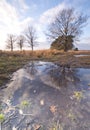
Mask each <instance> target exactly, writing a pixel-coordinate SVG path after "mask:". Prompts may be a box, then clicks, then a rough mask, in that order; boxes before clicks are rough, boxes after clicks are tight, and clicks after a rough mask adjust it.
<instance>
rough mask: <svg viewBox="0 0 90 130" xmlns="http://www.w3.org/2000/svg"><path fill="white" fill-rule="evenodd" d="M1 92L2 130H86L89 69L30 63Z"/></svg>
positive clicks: (89, 122) (89, 124)
mask: <svg viewBox="0 0 90 130" xmlns="http://www.w3.org/2000/svg"><path fill="white" fill-rule="evenodd" d="M7 86H8V87H7V88H5V89H3V90H1V92H0V99H1V107H2V108H3V109H1V113H3V115H4V120H3V121H2V130H89V128H90V116H89V115H90V69H83V68H76V69H71V68H70V69H69V68H64V69H63V68H62V67H60V66H58V65H57V64H54V63H51V62H36V61H33V62H30V63H29V64H28V65H26V66H25V67H24V68H22V69H20V70H18V71H17V72H15V73H14V74H13V77H12V79H11V82H10V83H9V84H7Z"/></svg>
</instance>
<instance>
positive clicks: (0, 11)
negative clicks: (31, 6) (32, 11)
mask: <svg viewBox="0 0 90 130" xmlns="http://www.w3.org/2000/svg"><path fill="white" fill-rule="evenodd" d="M32 22H33V18H31V17H27V18H26V19H24V20H22V21H20V14H19V11H18V10H17V9H16V8H15V7H14V6H12V5H11V4H9V3H8V2H7V1H6V0H0V49H1V48H2V49H4V48H5V44H6V43H5V41H6V38H7V34H9V33H12V34H20V32H22V31H23V29H24V28H25V26H26V25H28V24H29V23H32Z"/></svg>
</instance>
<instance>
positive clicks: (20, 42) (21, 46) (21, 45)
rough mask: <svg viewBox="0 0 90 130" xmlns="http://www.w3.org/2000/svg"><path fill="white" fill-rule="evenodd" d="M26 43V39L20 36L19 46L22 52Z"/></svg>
mask: <svg viewBox="0 0 90 130" xmlns="http://www.w3.org/2000/svg"><path fill="white" fill-rule="evenodd" d="M24 42H25V37H24V36H23V35H20V36H18V39H17V46H18V47H19V48H20V50H21V51H22V48H23V47H24Z"/></svg>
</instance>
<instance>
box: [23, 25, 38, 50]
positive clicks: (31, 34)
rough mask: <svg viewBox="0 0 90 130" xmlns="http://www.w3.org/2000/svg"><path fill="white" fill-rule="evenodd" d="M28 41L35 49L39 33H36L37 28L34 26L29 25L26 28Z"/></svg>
mask: <svg viewBox="0 0 90 130" xmlns="http://www.w3.org/2000/svg"><path fill="white" fill-rule="evenodd" d="M25 36H26V41H27V42H28V44H29V46H30V47H31V49H32V51H33V49H34V46H36V45H37V42H36V40H37V35H36V30H35V28H34V27H33V26H28V28H27V29H26V33H25Z"/></svg>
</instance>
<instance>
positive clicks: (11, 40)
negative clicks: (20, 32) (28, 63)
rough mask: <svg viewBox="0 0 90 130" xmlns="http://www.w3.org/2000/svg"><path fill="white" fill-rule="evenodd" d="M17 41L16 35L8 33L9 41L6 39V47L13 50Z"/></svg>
mask: <svg viewBox="0 0 90 130" xmlns="http://www.w3.org/2000/svg"><path fill="white" fill-rule="evenodd" d="M15 41H16V37H15V35H13V34H8V38H7V41H6V43H7V44H6V48H7V49H11V51H13V49H14V43H15Z"/></svg>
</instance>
